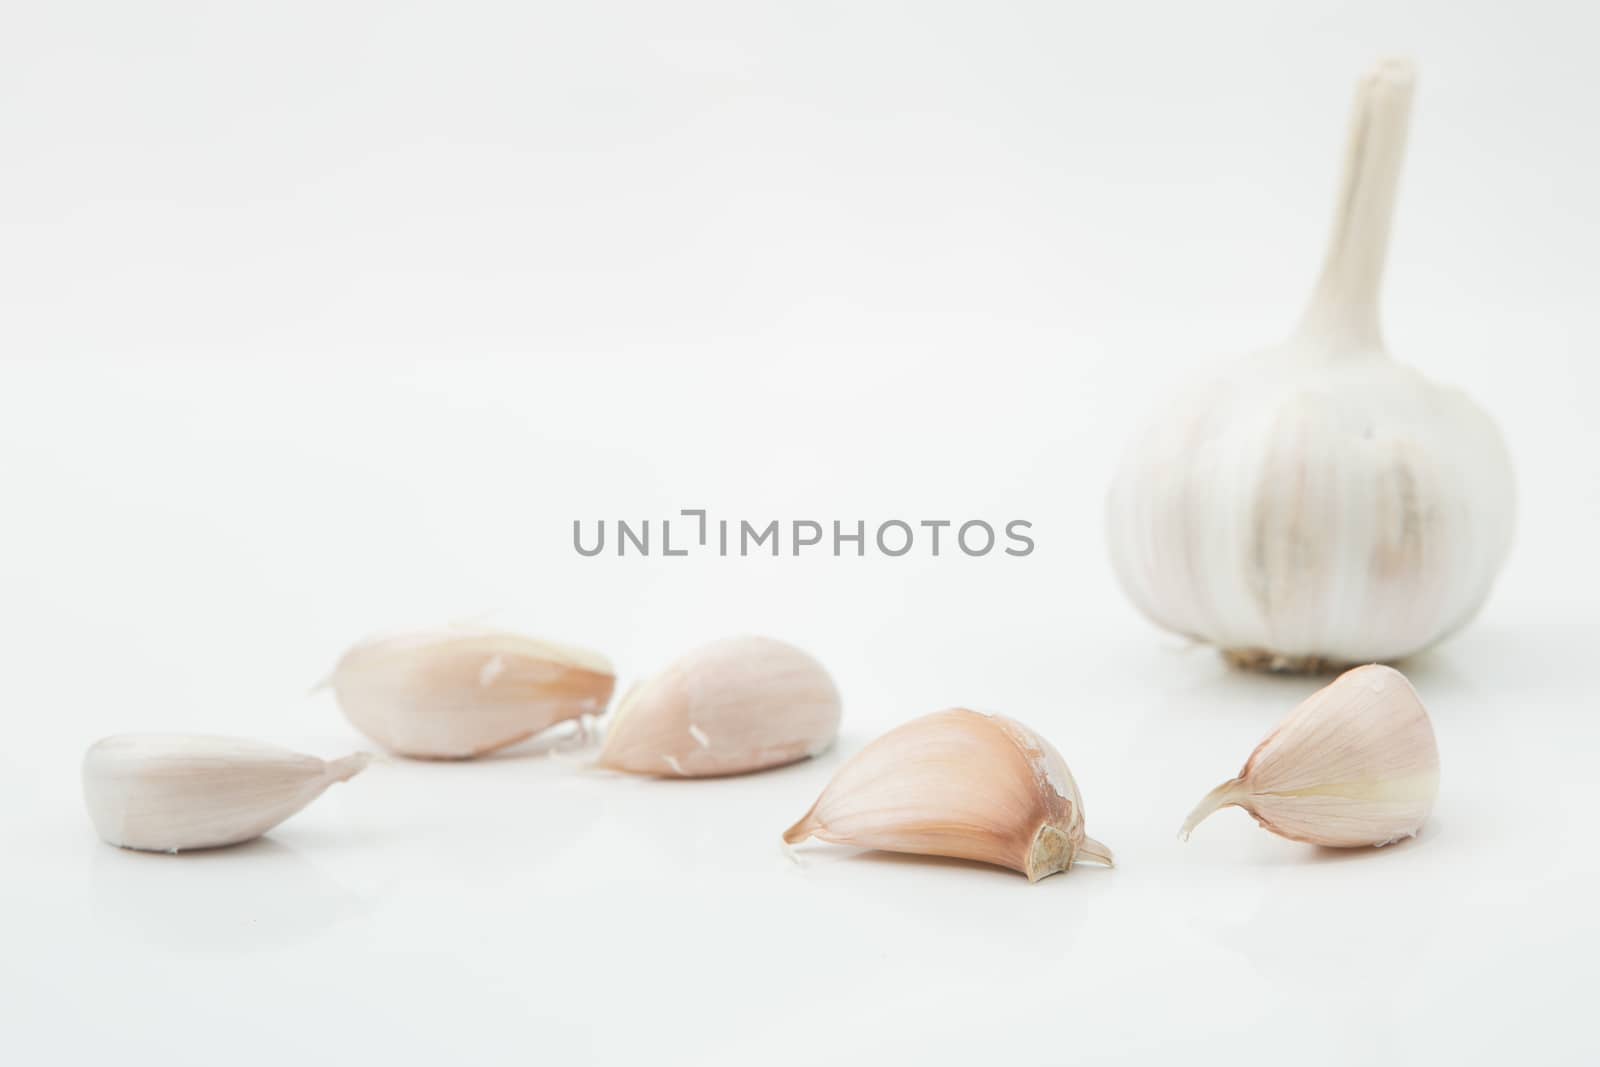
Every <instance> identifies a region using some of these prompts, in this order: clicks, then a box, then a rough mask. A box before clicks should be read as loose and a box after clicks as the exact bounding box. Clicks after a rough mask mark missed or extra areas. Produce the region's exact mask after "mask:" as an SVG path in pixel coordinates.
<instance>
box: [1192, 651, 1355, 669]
mask: <svg viewBox="0 0 1600 1067" xmlns="http://www.w3.org/2000/svg"><path fill="white" fill-rule="evenodd" d="M1221 651H1222V658H1223V659H1225V660H1227V661H1228V666H1230V667H1237V668H1239V669H1240V670H1242V671H1259V672H1261V673H1264V674H1340V673H1343V672H1344V671H1347V670H1349V669H1350V668H1352V667H1355V666H1358V664H1355V663H1345V662H1343V661H1341V660H1334V659H1328V658H1327V657H1325V656H1286V655H1284V654H1283V653H1281V652H1269V651H1267V650H1266V649H1264V648H1224V649H1222V650H1221Z"/></svg>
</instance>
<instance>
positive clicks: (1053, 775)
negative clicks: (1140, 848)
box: [783, 708, 1112, 882]
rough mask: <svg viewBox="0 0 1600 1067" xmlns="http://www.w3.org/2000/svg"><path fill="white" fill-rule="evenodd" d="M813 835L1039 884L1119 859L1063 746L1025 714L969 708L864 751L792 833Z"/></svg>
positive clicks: (789, 838) (792, 839) (919, 722)
mask: <svg viewBox="0 0 1600 1067" xmlns="http://www.w3.org/2000/svg"><path fill="white" fill-rule="evenodd" d="M808 837H815V838H817V839H819V840H822V841H830V842H833V843H834V844H839V845H855V846H858V847H860V848H872V849H880V850H882V851H885V852H910V853H915V854H919V855H925V856H953V857H956V858H959V859H969V860H978V861H980V862H983V863H992V864H995V865H996V866H999V867H1009V868H1010V869H1012V870H1014V871H1020V872H1022V873H1023V874H1025V875H1027V876H1028V881H1030V882H1036V881H1038V880H1039V879H1041V878H1044V877H1047V876H1048V875H1052V874H1055V873H1056V872H1057V871H1064V870H1067V869H1068V868H1069V867H1071V866H1072V865H1073V863H1075V862H1079V861H1082V860H1089V861H1091V862H1094V863H1100V864H1103V865H1105V866H1107V867H1109V866H1111V865H1112V859H1111V850H1110V849H1108V848H1107V847H1106V846H1105V845H1102V844H1101V843H1100V842H1098V841H1096V840H1094V839H1093V838H1090V837H1088V836H1086V835H1085V834H1084V829H1083V798H1082V797H1081V796H1079V794H1078V785H1077V783H1076V782H1074V781H1073V779H1072V772H1071V771H1069V770H1068V769H1067V764H1066V761H1065V760H1063V759H1062V758H1061V754H1060V753H1059V752H1057V751H1056V750H1055V749H1054V748H1052V747H1051V745H1050V743H1049V742H1048V741H1046V740H1045V739H1044V738H1042V737H1040V736H1039V735H1038V734H1036V733H1034V732H1033V731H1032V730H1030V729H1028V728H1027V727H1026V726H1024V725H1022V724H1021V723H1019V722H1016V721H1015V720H1012V719H1008V718H1005V717H1004V716H1001V715H983V714H980V713H978V712H975V711H968V710H966V709H965V708H954V709H952V710H949V711H940V712H936V713H934V714H932V715H925V716H923V717H922V718H920V719H914V720H912V721H911V722H908V723H906V724H905V725H903V726H900V727H897V728H895V729H893V730H890V731H889V732H888V733H886V734H884V735H883V736H882V737H880V738H878V739H877V740H876V741H874V742H872V743H871V744H870V745H868V746H867V747H866V748H864V749H862V750H861V751H860V752H859V753H857V754H856V756H855V757H854V758H853V759H851V760H850V762H849V763H846V764H845V765H844V767H843V768H842V769H841V770H840V771H839V773H838V774H836V775H835V776H834V778H833V781H831V782H829V783H828V787H827V788H826V789H824V790H823V791H822V795H821V796H820V797H818V798H817V802H816V803H815V804H813V805H812V806H811V810H810V811H808V812H807V813H806V816H805V818H803V819H801V820H800V821H799V822H797V823H795V824H794V825H793V826H791V827H790V828H789V829H788V831H787V832H786V833H785V834H784V835H783V839H784V841H785V842H787V843H788V844H791V845H792V844H796V843H798V842H801V841H804V840H805V839H806V838H808Z"/></svg>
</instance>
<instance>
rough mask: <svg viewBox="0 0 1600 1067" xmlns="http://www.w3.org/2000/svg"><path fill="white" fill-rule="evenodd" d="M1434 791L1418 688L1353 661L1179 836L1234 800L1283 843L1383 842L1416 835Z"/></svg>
mask: <svg viewBox="0 0 1600 1067" xmlns="http://www.w3.org/2000/svg"><path fill="white" fill-rule="evenodd" d="M1438 795H1439V749H1438V746H1437V744H1436V743H1435V741H1434V737H1433V724H1432V723H1431V722H1429V721H1428V713H1427V711H1426V710H1425V709H1424V708H1423V706H1422V701H1420V700H1418V699H1417V693H1416V690H1414V689H1412V688H1411V683H1410V682H1409V681H1407V680H1406V677H1405V675H1403V674H1401V673H1400V672H1399V671H1397V670H1394V669H1393V668H1391V667H1382V666H1369V667H1357V668H1356V669H1355V670H1352V671H1346V672H1345V673H1344V674H1341V675H1340V676H1339V677H1338V678H1336V679H1334V681H1333V682H1332V683H1330V684H1329V685H1327V686H1325V687H1324V688H1322V689H1320V690H1318V691H1317V692H1315V693H1313V694H1312V695H1311V696H1310V697H1309V698H1307V699H1306V700H1305V701H1304V702H1303V703H1301V704H1300V706H1299V707H1297V708H1295V709H1294V711H1292V712H1290V713H1289V717H1288V718H1286V719H1284V720H1283V722H1282V723H1280V724H1279V725H1278V728H1277V729H1275V730H1273V731H1272V733H1270V734H1268V735H1267V739H1266V740H1265V741H1262V742H1261V744H1259V745H1257V746H1256V750H1255V751H1254V752H1252V753H1251V754H1250V758H1249V759H1248V760H1247V761H1246V762H1245V765H1244V769H1243V770H1242V771H1240V772H1239V777H1237V778H1234V779H1232V780H1231V781H1227V782H1224V783H1222V784H1221V785H1219V786H1218V787H1217V788H1215V789H1213V790H1212V791H1211V792H1210V793H1208V794H1207V795H1206V797H1205V799H1203V800H1201V801H1200V804H1199V806H1198V807H1196V808H1195V809H1194V811H1193V812H1192V813H1191V814H1190V815H1189V818H1188V819H1187V820H1186V821H1185V822H1184V824H1183V830H1182V831H1181V836H1182V837H1183V839H1184V840H1188V838H1189V834H1190V833H1191V832H1192V831H1193V830H1194V828H1195V827H1196V826H1197V825H1199V823H1200V822H1201V820H1203V819H1205V817H1206V816H1208V815H1210V814H1211V813H1212V812H1214V811H1216V810H1217V809H1218V808H1225V807H1228V806H1229V805H1234V806H1237V807H1241V808H1243V809H1244V810H1245V811H1247V812H1249V813H1250V814H1251V815H1252V816H1254V817H1255V820H1256V822H1258V823H1260V824H1261V825H1262V827H1263V828H1265V829H1267V830H1271V831H1272V832H1273V833H1275V834H1277V835H1278V836H1280V837H1287V838H1289V839H1290V840H1291V841H1305V842H1308V843H1310V844H1313V845H1328V846H1331V847H1334V848H1357V847H1360V846H1363V845H1379V846H1381V845H1387V844H1389V843H1391V842H1394V841H1399V840H1400V839H1401V838H1406V837H1412V836H1414V835H1415V834H1416V832H1417V830H1418V829H1420V828H1421V826H1422V823H1423V821H1424V820H1426V819H1427V817H1428V814H1429V813H1430V812H1431V811H1432V810H1433V803H1434V800H1435V799H1436V798H1437V797H1438Z"/></svg>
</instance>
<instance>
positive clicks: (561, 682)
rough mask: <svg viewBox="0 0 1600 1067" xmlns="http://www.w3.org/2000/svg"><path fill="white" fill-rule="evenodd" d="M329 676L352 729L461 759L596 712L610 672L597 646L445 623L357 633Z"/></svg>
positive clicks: (395, 748)
mask: <svg viewBox="0 0 1600 1067" xmlns="http://www.w3.org/2000/svg"><path fill="white" fill-rule="evenodd" d="M329 684H330V685H331V686H332V687H333V691H334V693H335V694H336V695H337V697H338V700H339V706H340V707H341V708H342V709H343V710H344V713H345V715H346V716H347V717H348V718H349V719H350V721H351V722H352V723H354V724H355V726H356V728H357V729H359V730H360V731H361V732H362V733H364V734H366V735H367V736H368V737H370V738H372V739H373V740H374V741H376V742H378V743H379V744H381V745H383V746H384V747H385V748H387V749H389V750H390V751H392V752H397V753H399V754H401V755H403V756H415V757H418V758H422V759H466V758H469V757H472V756H481V755H483V754H484V753H486V752H492V751H494V750H495V749H499V748H505V747H506V746H507V745H514V744H516V743H517V742H518V741H522V740H525V739H527V738H529V737H532V736H533V735H535V734H537V733H541V732H542V731H544V730H546V729H548V728H550V727H551V726H554V725H555V724H557V723H560V722H565V721H566V720H568V719H575V718H579V717H580V716H584V715H596V714H599V713H600V712H601V711H604V710H605V707H606V704H607V703H608V702H609V701H610V700H611V691H612V689H613V688H614V687H615V685H616V675H615V672H614V671H613V670H612V669H611V664H610V662H609V661H607V660H606V658H605V657H604V656H602V655H599V654H598V653H594V652H589V651H586V650H584V649H578V648H568V647H565V646H562V645H556V644H551V643H549V642H546V641H536V640H534V639H532V638H528V637H523V636H521V635H519V634H514V633H508V632H506V631H503V630H493V629H487V628H479V627H451V628H446V629H441V630H429V631H419V632H415V633H406V634H401V635H398V636H392V637H378V638H372V639H369V640H367V641H364V642H362V643H361V644H359V645H356V646H355V647H354V648H352V649H351V650H350V651H349V652H347V653H345V655H344V658H343V659H341V660H340V661H339V664H338V666H337V667H335V668H334V671H333V674H332V676H331V677H330V678H329Z"/></svg>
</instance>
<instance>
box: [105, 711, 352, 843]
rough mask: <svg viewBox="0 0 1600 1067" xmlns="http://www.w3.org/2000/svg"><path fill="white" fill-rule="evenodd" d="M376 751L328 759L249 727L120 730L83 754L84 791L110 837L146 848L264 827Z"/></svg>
mask: <svg viewBox="0 0 1600 1067" xmlns="http://www.w3.org/2000/svg"><path fill="white" fill-rule="evenodd" d="M369 758H370V757H368V755H367V754H366V753H365V752H358V753H356V754H354V755H351V756H346V757H344V758H343V759H336V760H321V759H318V758H317V757H315V756H307V755H304V754H302V753H299V752H292V751H290V750H289V749H286V748H280V747H278V746H277V745H269V744H265V743H263V742H260V741H252V740H250V739H248V738H241V737H214V736H210V735H204V734H194V735H191V734H118V735H116V736H114V737H107V738H104V739H102V740H100V741H98V742H96V743H95V744H94V745H93V746H91V747H90V749H89V751H88V752H87V753H86V754H85V755H84V758H83V799H84V804H85V805H86V806H87V808H88V809H89V818H90V821H91V822H93V823H94V828H95V831H96V832H97V833H98V834H99V835H100V837H101V839H102V840H104V841H105V842H106V843H107V844H111V845H116V846H118V847H120V848H131V849H137V850H140V851H144V852H183V851H188V850H191V849H203V848H220V847H222V846H224V845H236V844H239V843H240V842H243V841H249V840H252V839H253V838H257V837H260V836H261V835H262V834H264V833H266V832H267V831H268V830H271V829H272V828H273V827H274V826H277V825H278V824H279V823H281V822H283V821H284V820H285V819H287V818H289V817H290V816H291V815H293V814H295V813H296V812H298V811H299V810H300V809H302V808H304V807H305V806H306V805H307V804H310V803H311V802H312V801H313V800H315V799H317V797H319V796H321V795H322V793H323V791H324V790H326V789H327V788H328V787H329V786H331V785H333V784H334V783H336V782H344V781H348V780H349V779H351V778H353V777H355V775H357V774H359V773H360V772H361V770H362V769H363V768H365V767H366V765H367V761H368V759H369Z"/></svg>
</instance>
